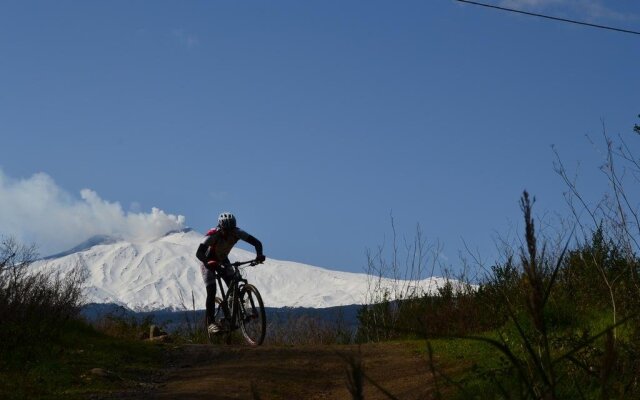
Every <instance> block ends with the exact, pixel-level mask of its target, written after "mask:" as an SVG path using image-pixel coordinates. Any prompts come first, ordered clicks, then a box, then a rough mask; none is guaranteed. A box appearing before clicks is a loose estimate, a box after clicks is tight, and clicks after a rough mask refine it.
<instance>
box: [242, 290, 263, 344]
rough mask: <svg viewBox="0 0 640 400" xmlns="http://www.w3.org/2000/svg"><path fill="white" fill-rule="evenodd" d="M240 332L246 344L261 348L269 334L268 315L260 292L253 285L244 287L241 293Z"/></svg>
mask: <svg viewBox="0 0 640 400" xmlns="http://www.w3.org/2000/svg"><path fill="white" fill-rule="evenodd" d="M239 300H240V301H241V302H242V305H241V306H240V307H239V312H240V315H239V316H238V317H239V318H238V319H239V322H240V330H241V331H242V336H244V340H245V342H246V343H247V344H248V345H250V346H260V345H261V344H262V342H263V341H264V337H265V335H266V333H267V315H266V313H265V310H264V303H263V302H262V296H260V292H258V289H256V287H255V286H253V285H249V284H247V285H244V286H243V287H242V290H241V292H240V298H239Z"/></svg>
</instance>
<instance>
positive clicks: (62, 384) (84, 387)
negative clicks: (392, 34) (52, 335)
mask: <svg viewBox="0 0 640 400" xmlns="http://www.w3.org/2000/svg"><path fill="white" fill-rule="evenodd" d="M0 360H1V361H0V362H1V364H0V398H7V399H28V398H42V399H63V398H64V399H74V398H86V397H87V394H89V393H110V392H114V391H116V392H117V391H127V390H134V389H136V388H140V387H142V386H143V385H144V384H145V383H146V384H148V383H149V382H150V381H151V380H152V378H153V374H154V371H157V369H158V367H160V366H161V363H162V345H157V344H147V343H144V342H140V341H133V340H123V339H118V338H114V337H110V336H106V335H104V334H102V333H99V332H97V331H95V330H94V329H93V328H92V327H90V326H88V325H86V324H85V323H82V322H79V321H73V322H71V323H69V324H68V325H67V326H66V327H65V329H64V331H63V333H62V335H60V337H59V338H58V339H56V340H53V341H51V342H48V343H32V344H30V345H29V346H22V347H20V348H16V349H13V350H12V351H11V352H10V354H3V355H2V358H1V359H0ZM93 368H102V369H105V370H108V371H110V372H112V373H113V374H112V375H111V376H109V377H101V376H97V375H94V374H91V373H90V371H91V369H93Z"/></svg>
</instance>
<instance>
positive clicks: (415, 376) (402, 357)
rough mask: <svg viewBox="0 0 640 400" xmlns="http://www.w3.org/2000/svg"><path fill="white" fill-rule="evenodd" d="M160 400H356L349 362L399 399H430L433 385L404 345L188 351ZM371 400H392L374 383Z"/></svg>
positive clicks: (174, 359) (173, 366)
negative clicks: (351, 389)
mask: <svg viewBox="0 0 640 400" xmlns="http://www.w3.org/2000/svg"><path fill="white" fill-rule="evenodd" d="M170 354H171V355H170V360H169V369H168V372H167V374H166V376H165V379H164V383H163V384H162V385H160V387H158V389H157V391H155V393H153V395H151V396H150V397H152V398H156V399H253V398H260V399H262V400H270V399H351V398H352V397H351V396H350V394H349V391H348V390H347V370H348V368H347V365H348V363H347V362H346V361H345V358H344V357H347V358H348V357H358V355H360V357H361V359H362V361H363V366H364V371H365V374H366V375H367V376H369V377H370V378H371V379H372V380H373V381H375V382H376V383H378V384H379V385H380V386H382V387H383V388H385V389H386V390H388V391H389V392H390V393H392V394H393V395H394V396H395V397H397V398H399V399H428V398H430V397H431V396H430V394H429V393H430V392H431V391H433V381H432V376H431V373H430V369H429V365H428V363H427V361H426V358H425V356H424V354H418V352H416V351H415V349H411V348H408V347H406V346H405V345H402V344H389V343H385V344H367V345H363V346H361V347H360V348H359V347H358V346H305V347H273V346H265V347H259V348H248V347H230V346H207V345H189V346H181V347H179V348H177V349H174V350H173V351H172V352H171V353H170ZM364 394H365V398H366V399H388V397H386V396H385V395H384V394H383V393H382V392H381V391H380V390H379V389H377V388H375V387H374V386H373V385H372V384H370V383H369V382H365V384H364Z"/></svg>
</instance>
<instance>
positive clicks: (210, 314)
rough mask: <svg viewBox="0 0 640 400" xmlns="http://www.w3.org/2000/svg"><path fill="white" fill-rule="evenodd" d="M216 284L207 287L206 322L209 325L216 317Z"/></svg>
mask: <svg viewBox="0 0 640 400" xmlns="http://www.w3.org/2000/svg"><path fill="white" fill-rule="evenodd" d="M216 286H217V285H216V284H215V282H214V283H213V284H210V285H207V302H206V306H207V320H208V321H209V323H211V322H214V319H215V315H216Z"/></svg>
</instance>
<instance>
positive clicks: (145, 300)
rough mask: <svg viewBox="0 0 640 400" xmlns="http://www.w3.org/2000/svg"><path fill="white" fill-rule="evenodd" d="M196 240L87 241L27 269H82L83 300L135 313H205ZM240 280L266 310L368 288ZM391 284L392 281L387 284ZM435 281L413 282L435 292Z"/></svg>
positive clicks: (344, 277)
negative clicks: (84, 275) (253, 289)
mask: <svg viewBox="0 0 640 400" xmlns="http://www.w3.org/2000/svg"><path fill="white" fill-rule="evenodd" d="M202 239H203V236H202V235H201V234H200V233H197V232H194V231H191V230H184V231H180V232H173V233H169V234H167V235H166V236H164V237H161V238H158V239H155V240H152V241H147V242H144V243H132V242H127V241H124V240H118V239H115V238H111V237H106V236H101V237H95V238H92V239H90V240H88V241H86V242H84V243H82V244H81V245H78V246H76V247H75V248H74V249H72V250H70V251H67V252H64V253H60V254H58V255H55V256H51V257H47V258H46V259H43V260H40V261H38V262H36V263H35V264H34V265H33V268H34V269H35V270H36V271H47V272H51V273H55V272H58V271H60V272H61V273H63V274H64V273H65V271H69V270H70V269H72V268H74V267H76V266H78V265H81V266H83V268H85V269H86V272H87V281H86V295H87V298H86V300H87V301H88V302H94V303H116V304H120V305H123V306H126V307H128V308H130V309H132V310H135V311H152V310H158V309H174V310H175V309H183V308H186V309H191V308H192V294H193V298H194V300H195V307H196V308H197V309H202V308H204V304H205V298H206V291H205V287H204V284H203V282H202V277H201V275H200V262H199V261H198V260H197V259H196V257H195V250H196V248H197V247H198V244H199V243H200V242H201V241H202ZM254 256H255V255H254V253H252V252H248V251H245V250H243V249H239V248H234V249H233V250H232V252H231V254H230V256H229V258H230V259H231V261H244V260H250V259H253V258H254ZM243 275H244V276H245V277H246V278H247V279H248V280H249V282H250V283H252V284H254V285H255V286H257V287H258V289H259V290H260V293H261V294H262V297H263V299H264V302H265V306H267V307H287V306H288V307H314V308H324V307H332V306H339V305H348V304H364V303H365V302H366V300H367V297H366V294H367V291H368V287H369V285H370V284H371V280H370V278H369V277H368V276H367V275H366V274H357V273H349V272H340V271H332V270H329V269H324V268H319V267H314V266H311V265H306V264H301V263H296V262H291V261H278V260H274V259H267V261H266V262H265V263H264V264H261V265H258V266H256V267H248V268H244V269H243ZM386 283H387V284H389V285H390V284H391V281H388V282H386ZM443 283H444V279H442V278H430V279H425V280H423V281H420V282H418V285H419V286H420V287H422V288H424V289H425V290H435V289H436V288H437V287H438V286H440V285H442V284H443Z"/></svg>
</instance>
